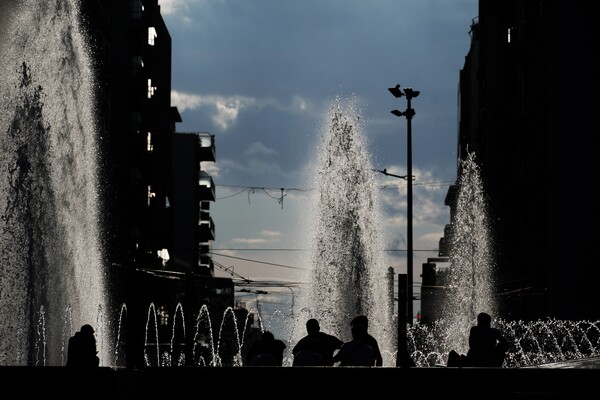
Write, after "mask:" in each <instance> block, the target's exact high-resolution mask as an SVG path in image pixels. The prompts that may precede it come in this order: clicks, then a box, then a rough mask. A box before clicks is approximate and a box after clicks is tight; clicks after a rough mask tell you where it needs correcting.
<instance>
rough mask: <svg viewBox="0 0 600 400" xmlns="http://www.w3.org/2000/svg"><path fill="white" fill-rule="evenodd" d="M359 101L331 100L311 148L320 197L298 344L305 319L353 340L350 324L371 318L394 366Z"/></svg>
mask: <svg viewBox="0 0 600 400" xmlns="http://www.w3.org/2000/svg"><path fill="white" fill-rule="evenodd" d="M363 129H364V127H363V122H362V120H361V115H360V112H359V110H358V109H357V105H356V99H355V98H350V99H342V98H340V97H337V98H335V99H334V100H333V101H332V102H331V106H330V108H329V110H328V113H327V115H326V116H325V121H324V123H323V131H322V132H321V135H320V142H319V144H318V146H319V147H318V148H317V149H316V160H315V161H314V162H312V163H310V165H312V166H314V178H313V181H314V183H313V184H312V185H311V186H312V187H316V192H317V195H316V196H315V198H314V203H313V204H312V208H309V210H310V212H309V213H308V215H310V216H311V218H312V219H309V220H308V222H309V226H308V227H307V229H306V230H307V232H308V236H309V239H307V243H310V251H309V259H308V260H306V261H305V262H304V263H303V265H306V266H310V267H309V272H308V275H307V277H306V280H307V282H308V283H309V285H308V288H307V290H306V292H305V293H303V294H304V296H301V298H300V300H299V304H300V307H299V308H300V309H301V310H302V311H303V312H302V314H301V315H302V318H304V320H302V321H297V322H298V323H297V327H298V330H299V332H297V334H296V337H295V339H298V338H299V337H301V336H303V335H305V334H306V331H305V325H304V323H305V322H306V319H308V318H310V317H314V318H317V319H318V320H319V321H320V324H321V327H322V329H323V330H324V331H326V332H329V333H332V334H334V335H336V336H338V337H340V338H342V339H343V340H350V320H351V319H352V318H353V317H355V316H356V315H359V314H365V315H367V316H368V317H369V331H370V332H372V334H373V336H375V337H376V338H377V339H378V341H379V344H380V347H381V349H382V354H383V355H384V365H395V358H394V357H395V343H394V340H395V337H394V334H393V332H395V331H396V330H395V328H394V327H393V325H394V323H393V315H392V314H393V303H392V301H393V300H392V298H391V296H390V295H389V292H388V283H389V276H388V268H387V266H386V263H385V259H384V252H383V251H382V244H381V243H382V241H381V237H380V236H381V235H380V227H381V223H380V215H379V209H378V199H377V188H376V185H375V180H374V179H373V176H372V174H373V168H372V165H371V161H370V156H369V153H368V151H367V143H366V142H365V138H364V134H363Z"/></svg>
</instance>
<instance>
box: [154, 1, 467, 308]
mask: <svg viewBox="0 0 600 400" xmlns="http://www.w3.org/2000/svg"><path fill="white" fill-rule="evenodd" d="M159 4H160V5H161V12H162V14H163V17H164V19H165V22H166V24H167V27H168V29H169V32H170V34H171V39H172V45H173V55H172V95H171V99H172V104H173V105H175V106H177V107H178V109H179V111H180V113H181V116H182V118H183V122H182V123H180V124H178V126H177V130H178V131H179V132H194V131H196V132H209V133H212V134H214V135H215V138H216V151H217V161H216V162H215V163H206V164H205V165H203V168H204V169H206V170H207V171H208V172H209V173H210V174H211V175H212V177H213V179H214V181H215V184H216V193H217V201H216V202H214V203H212V204H211V215H212V218H213V220H214V222H215V227H216V240H215V241H214V243H213V249H212V251H213V253H214V254H213V259H214V260H215V262H216V264H217V267H216V269H215V273H216V275H217V276H227V277H234V278H236V279H237V278H246V279H250V280H253V281H257V282H261V284H268V283H271V282H277V284H276V285H275V286H267V287H266V288H262V289H261V288H258V287H251V288H250V289H251V290H256V289H259V290H264V291H268V292H269V295H256V294H246V293H238V295H239V296H240V299H245V300H247V301H248V302H250V301H251V300H255V299H256V298H259V299H260V300H261V301H262V302H263V305H264V304H271V305H272V306H273V307H276V306H277V305H278V304H281V305H282V308H286V307H287V306H289V305H290V302H293V301H294V296H296V295H297V294H298V291H299V290H301V289H302V284H301V283H298V282H300V281H301V276H302V275H301V271H302V270H303V269H305V268H306V266H305V265H301V264H299V263H298V260H299V257H298V254H301V253H302V252H304V251H306V249H307V246H306V245H305V243H303V240H302V236H301V235H300V234H299V232H300V231H301V229H302V228H301V224H302V222H303V221H305V220H306V219H307V218H309V216H307V215H305V211H306V209H305V207H303V205H305V204H306V201H307V199H308V197H309V196H312V195H314V193H315V192H314V190H313V189H314V188H311V187H310V185H309V184H307V183H306V182H307V179H306V176H307V174H310V172H311V171H313V170H314V165H312V164H311V161H312V154H314V152H315V151H316V149H317V148H318V146H319V136H320V135H319V134H320V129H321V128H322V122H323V115H324V113H326V112H327V110H328V109H329V107H330V104H331V101H332V100H333V99H334V98H335V97H336V96H340V97H342V98H350V97H353V98H355V99H356V102H357V104H358V106H359V108H360V114H361V118H362V120H363V123H364V134H365V136H366V142H367V143H368V151H369V153H370V154H371V155H372V165H373V167H374V169H378V170H383V169H386V170H387V171H388V172H390V173H393V174H397V175H404V174H406V169H407V164H406V159H407V155H406V153H407V151H406V150H407V149H406V142H407V132H406V130H407V129H406V125H407V123H406V119H405V118H398V117H395V116H394V115H392V114H391V113H390V111H391V110H393V109H399V110H404V109H405V108H406V101H405V99H404V98H402V99H396V98H394V97H393V96H392V95H391V94H390V93H389V92H388V90H387V89H388V88H389V87H392V86H394V85H396V84H400V85H401V87H412V88H413V89H415V90H419V91H420V96H419V97H418V98H416V99H414V100H413V102H412V106H413V108H414V109H415V111H416V115H415V117H414V119H413V120H412V142H413V149H412V150H413V174H414V175H415V181H414V186H413V199H414V201H413V204H414V206H413V207H414V211H413V214H414V215H413V221H414V222H413V224H414V249H415V253H414V280H415V285H416V286H415V287H414V292H415V294H416V295H417V296H418V294H419V292H420V289H419V287H418V284H419V282H420V274H421V264H422V263H423V262H425V261H426V259H427V257H434V256H436V255H437V248H438V241H439V238H440V237H441V236H443V229H444V225H445V224H447V223H448V222H449V210H448V207H446V206H445V205H444V197H445V195H446V192H447V190H448V186H449V184H451V183H453V182H454V181H455V179H456V166H457V164H456V143H457V124H458V121H457V111H458V110H457V95H458V91H457V88H458V78H459V72H460V69H461V68H462V67H463V64H464V57H465V56H466V55H467V53H468V49H469V45H470V36H469V31H470V26H471V23H472V21H473V19H474V18H476V16H477V0H453V1H448V0H412V1H410V0H370V1H365V0H301V1H298V0H297V1H292V0H160V1H159ZM313 172H314V171H313ZM374 179H377V181H378V185H379V186H380V188H381V189H380V190H381V196H380V198H381V202H382V207H383V209H384V213H385V218H384V219H383V223H382V226H381V229H382V230H383V231H385V232H386V234H385V237H386V238H389V239H387V241H388V242H387V243H385V246H384V247H385V249H386V251H387V253H388V255H389V256H390V257H391V258H390V260H391V261H390V265H389V266H391V267H393V268H394V270H395V272H396V273H405V272H406V259H405V255H406V252H405V251H404V250H406V183H405V181H403V180H400V179H397V178H394V177H390V176H386V175H384V174H381V173H377V172H375V173H374ZM282 196H283V197H282ZM282 199H283V200H282ZM386 268H387V267H386ZM274 294H279V295H277V296H274ZM244 296H245V297H244ZM259 296H260V297H259ZM418 309H419V305H418V303H417V304H416V305H415V313H416V312H417V311H418Z"/></svg>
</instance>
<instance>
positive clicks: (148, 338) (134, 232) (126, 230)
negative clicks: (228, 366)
mask: <svg viewBox="0 0 600 400" xmlns="http://www.w3.org/2000/svg"><path fill="white" fill-rule="evenodd" d="M82 11H83V17H84V21H85V26H86V28H87V30H88V35H89V37H90V40H91V42H92V50H93V57H94V61H95V66H94V67H95V70H96V73H97V87H98V93H97V113H98V122H99V124H98V125H99V130H100V132H99V136H100V138H101V140H100V143H101V144H100V153H101V154H100V157H99V159H100V160H101V167H100V169H101V172H100V182H101V185H102V189H101V193H100V196H99V197H100V201H101V203H102V212H101V215H102V216H103V220H102V226H103V250H104V254H105V258H106V259H105V263H106V265H107V281H108V282H109V283H110V284H109V285H110V291H111V293H110V301H109V304H110V307H111V310H108V312H107V315H108V316H107V318H110V319H114V321H111V322H110V324H111V325H114V326H118V327H119V329H124V331H122V332H121V331H120V332H119V335H120V337H123V338H125V339H122V342H120V343H118V344H117V346H118V349H117V352H116V353H117V354H125V356H122V357H118V359H117V360H115V364H116V365H119V366H120V365H126V366H127V367H133V368H138V367H144V366H176V365H191V364H193V363H195V362H197V361H198V360H197V359H195V358H197V357H195V354H196V353H195V350H196V349H199V348H201V347H202V346H203V345H204V343H201V342H200V341H199V342H193V341H194V340H195V339H196V338H198V337H204V338H206V337H212V335H213V332H211V333H210V334H209V333H207V332H204V333H203V334H202V335H200V334H199V332H198V330H199V329H200V325H201V324H195V323H194V322H195V321H196V320H197V319H198V318H199V317H200V315H201V314H202V313H203V312H205V313H206V312H208V313H209V315H210V317H211V318H212V319H213V322H212V324H208V326H212V327H219V325H220V322H221V319H222V318H223V314H224V311H225V310H226V309H227V308H228V307H232V306H233V305H234V301H233V282H232V280H231V279H228V278H218V277H215V276H214V268H213V265H212V260H211V259H210V255H209V249H210V244H211V242H212V241H213V240H214V239H215V229H214V223H213V221H212V218H211V217H210V203H211V202H213V201H215V185H214V183H213V181H212V178H211V177H210V175H208V174H207V173H206V172H205V171H202V169H201V162H214V161H215V144H214V143H215V141H214V135H210V134H203V133H199V134H198V133H193V134H187V133H181V134H180V133H177V130H176V124H177V123H179V122H181V121H182V119H181V116H180V114H179V112H178V110H177V108H176V107H174V106H172V105H171V45H172V43H171V36H170V34H169V31H168V29H167V26H166V25H165V22H164V20H163V18H162V16H161V13H160V5H159V2H158V0H94V1H86V2H83V3H82ZM202 310H204V311H202ZM184 319H185V320H187V321H188V323H187V324H184V323H183V321H184ZM198 340H200V339H198ZM119 350H122V351H119ZM203 362H210V361H206V360H203Z"/></svg>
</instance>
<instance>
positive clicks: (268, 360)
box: [246, 331, 286, 366]
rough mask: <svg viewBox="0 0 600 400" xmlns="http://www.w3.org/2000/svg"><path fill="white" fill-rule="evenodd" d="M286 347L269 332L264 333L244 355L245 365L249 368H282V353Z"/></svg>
mask: <svg viewBox="0 0 600 400" xmlns="http://www.w3.org/2000/svg"><path fill="white" fill-rule="evenodd" d="M285 348H286V346H285V343H283V342H282V341H281V340H279V339H275V336H274V335H273V333H272V332H270V331H264V332H263V333H262V335H261V337H260V339H258V340H256V341H255V342H254V343H253V344H252V346H251V347H250V349H249V350H248V353H247V354H246V360H247V362H246V363H247V365H251V366H282V365H283V351H284V350H285Z"/></svg>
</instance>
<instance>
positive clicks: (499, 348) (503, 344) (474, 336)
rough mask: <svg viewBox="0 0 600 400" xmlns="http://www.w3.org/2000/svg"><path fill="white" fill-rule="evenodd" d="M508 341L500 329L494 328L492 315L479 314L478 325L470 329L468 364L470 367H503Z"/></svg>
mask: <svg viewBox="0 0 600 400" xmlns="http://www.w3.org/2000/svg"><path fill="white" fill-rule="evenodd" d="M507 345H508V343H507V341H506V339H505V338H504V336H502V334H501V333H500V331H499V330H498V329H496V328H492V317H491V316H490V315H489V314H487V313H484V312H482V313H479V314H478V315H477V325H476V326H473V327H471V330H470V331H469V351H468V352H467V360H466V362H467V365H468V366H470V367H502V364H503V363H504V357H505V355H506V349H507Z"/></svg>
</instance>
